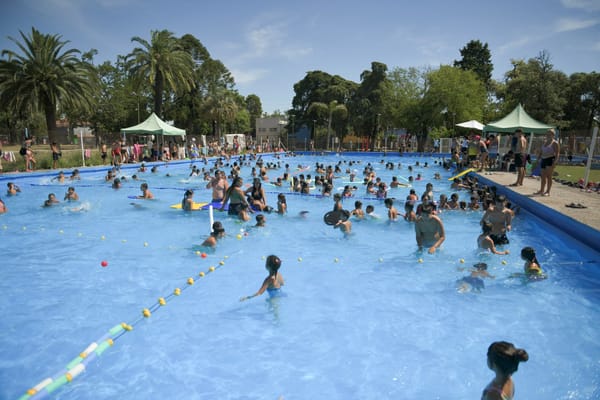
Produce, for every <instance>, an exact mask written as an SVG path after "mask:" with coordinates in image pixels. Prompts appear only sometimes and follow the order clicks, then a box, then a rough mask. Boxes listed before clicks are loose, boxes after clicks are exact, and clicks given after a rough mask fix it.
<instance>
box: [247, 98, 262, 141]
mask: <svg viewBox="0 0 600 400" xmlns="http://www.w3.org/2000/svg"><path fill="white" fill-rule="evenodd" d="M246 111H248V117H249V118H250V129H251V131H252V133H253V134H255V135H256V118H260V116H261V115H262V113H263V111H262V103H261V101H260V97H258V96H257V95H255V94H250V95H248V96H246Z"/></svg>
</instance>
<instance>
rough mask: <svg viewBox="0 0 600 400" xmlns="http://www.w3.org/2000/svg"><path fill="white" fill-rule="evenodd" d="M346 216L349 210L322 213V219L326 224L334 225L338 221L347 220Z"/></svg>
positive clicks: (347, 216) (348, 216)
mask: <svg viewBox="0 0 600 400" xmlns="http://www.w3.org/2000/svg"><path fill="white" fill-rule="evenodd" d="M348 218H350V211H348V210H335V211H329V212H328V213H326V214H325V215H323V221H325V223H326V224H327V225H335V224H337V223H338V222H339V221H346V220H348Z"/></svg>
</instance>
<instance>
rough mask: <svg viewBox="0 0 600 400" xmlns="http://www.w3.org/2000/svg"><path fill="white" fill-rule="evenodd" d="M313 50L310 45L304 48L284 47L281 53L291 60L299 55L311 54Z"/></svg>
mask: <svg viewBox="0 0 600 400" xmlns="http://www.w3.org/2000/svg"><path fill="white" fill-rule="evenodd" d="M312 51H313V49H312V47H304V48H284V49H282V50H281V55H282V56H283V57H285V58H287V59H289V60H293V59H296V58H299V57H304V56H307V55H309V54H311V53H312Z"/></svg>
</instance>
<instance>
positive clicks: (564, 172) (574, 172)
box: [554, 164, 600, 182]
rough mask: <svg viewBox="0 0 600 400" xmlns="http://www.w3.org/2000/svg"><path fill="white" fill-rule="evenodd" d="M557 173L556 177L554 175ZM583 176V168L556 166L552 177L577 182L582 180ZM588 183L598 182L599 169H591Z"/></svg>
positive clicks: (599, 179) (599, 177)
mask: <svg viewBox="0 0 600 400" xmlns="http://www.w3.org/2000/svg"><path fill="white" fill-rule="evenodd" d="M557 173H558V176H556V174H557ZM584 174H585V167H584V166H579V165H560V164H559V165H557V166H556V168H555V169H554V175H555V177H556V178H558V179H561V180H565V181H569V182H577V181H578V180H579V179H582V178H583V175H584ZM588 182H600V169H591V170H590V176H589V178H588Z"/></svg>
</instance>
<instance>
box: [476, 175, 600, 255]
mask: <svg viewBox="0 0 600 400" xmlns="http://www.w3.org/2000/svg"><path fill="white" fill-rule="evenodd" d="M478 178H479V180H480V181H481V182H482V183H483V184H487V185H495V186H497V187H498V190H499V192H500V193H505V194H506V195H507V197H508V198H509V200H510V199H513V200H514V201H515V202H516V203H518V204H520V205H521V206H524V208H525V209H527V210H528V211H531V212H532V213H533V214H536V215H537V216H538V217H540V218H542V219H545V220H546V222H548V223H550V224H552V225H556V226H558V227H559V228H560V229H561V230H563V231H566V232H567V233H569V234H571V235H572V236H574V237H575V238H576V239H578V240H579V241H582V242H584V243H586V244H588V245H589V246H590V247H592V248H593V249H595V250H596V251H598V250H600V193H598V192H586V191H584V190H581V189H579V188H576V187H571V186H567V185H563V184H561V183H559V182H553V185H552V190H551V193H550V196H539V195H534V193H535V192H537V191H538V190H539V189H540V180H539V178H535V177H526V178H525V180H524V181H523V186H509V185H510V184H512V183H514V182H515V181H516V179H517V175H516V174H515V173H511V172H500V171H493V172H491V173H490V172H488V173H486V174H484V173H481V172H480V173H478ZM532 202H533V203H532ZM528 203H529V205H533V204H535V205H539V206H541V207H536V206H532V207H528V206H527V205H528ZM570 204H580V205H581V206H583V207H585V208H572V207H567V205H570ZM530 208H532V209H533V210H532V209H530ZM536 210H537V211H538V212H536ZM548 210H553V212H549V211H548ZM556 213H558V214H561V215H562V216H563V217H562V218H558V219H556V218H555V217H553V215H554V216H556ZM565 217H566V218H565ZM549 219H550V220H549ZM569 219H570V220H571V221H569ZM573 221H576V222H575V223H573ZM565 222H566V223H568V225H572V226H571V232H569V229H563V228H565V227H564V225H563V223H565ZM569 222H571V223H569ZM578 223H580V224H583V225H585V227H583V226H581V225H579V224H578ZM578 227H579V229H578ZM589 236H591V237H589Z"/></svg>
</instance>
